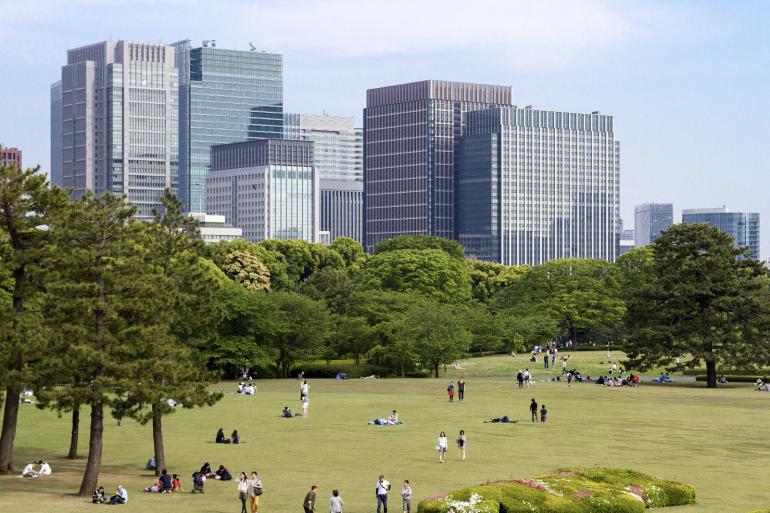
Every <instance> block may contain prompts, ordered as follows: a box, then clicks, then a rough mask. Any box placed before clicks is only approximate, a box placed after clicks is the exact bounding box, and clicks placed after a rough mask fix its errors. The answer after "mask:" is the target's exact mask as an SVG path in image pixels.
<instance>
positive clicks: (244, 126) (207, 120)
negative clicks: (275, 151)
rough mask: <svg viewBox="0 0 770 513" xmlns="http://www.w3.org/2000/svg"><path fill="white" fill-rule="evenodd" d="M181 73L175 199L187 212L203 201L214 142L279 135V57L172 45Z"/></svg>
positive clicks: (201, 205) (213, 46)
mask: <svg viewBox="0 0 770 513" xmlns="http://www.w3.org/2000/svg"><path fill="white" fill-rule="evenodd" d="M172 46H173V47H174V49H175V51H176V63H177V68H178V73H179V197H180V200H181V202H182V206H183V208H184V209H185V210H186V211H188V212H202V211H204V209H205V205H206V176H207V175H208V173H209V165H210V151H211V147H212V146H213V145H215V144H226V143H232V142H239V141H247V140H252V139H280V138H281V137H282V136H283V57H282V56H281V55H278V54H273V53H265V52H258V51H247V50H243V51H242V50H228V49H224V48H218V47H217V46H216V42H214V41H204V42H203V45H202V46H197V47H194V46H193V45H192V44H191V42H190V41H189V40H185V41H180V42H178V43H174V44H173V45H172Z"/></svg>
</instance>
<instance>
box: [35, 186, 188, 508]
mask: <svg viewBox="0 0 770 513" xmlns="http://www.w3.org/2000/svg"><path fill="white" fill-rule="evenodd" d="M134 212H135V208H134V207H133V206H131V205H129V204H128V203H127V202H126V201H125V198H121V197H117V196H114V195H111V194H105V195H103V196H100V197H95V196H94V195H93V194H91V193H88V194H86V195H85V196H84V197H82V198H81V199H79V200H78V201H76V202H74V203H73V204H72V206H71V208H68V209H66V210H64V211H63V213H62V215H61V216H58V217H56V218H54V219H52V222H51V223H50V224H49V226H50V230H51V234H52V241H53V243H54V251H55V256H56V261H55V265H54V266H53V267H54V268H55V269H56V270H57V273H56V276H55V277H53V278H52V279H51V280H50V282H49V284H48V292H47V294H46V301H45V314H46V320H47V322H48V323H49V324H50V326H51V328H52V329H51V330H50V331H51V337H50V347H49V352H50V353H51V354H55V355H56V356H57V358H58V359H59V361H60V364H61V365H62V367H63V368H66V369H69V370H70V372H71V380H70V382H73V381H74V380H75V379H77V378H79V379H81V380H82V399H83V403H84V404H88V405H89V406H90V410H91V414H90V420H91V423H90V427H89V440H88V460H87V463H86V468H85V471H84V474H83V480H82V482H81V485H80V491H79V493H80V495H81V496H87V495H89V494H90V493H91V492H92V491H93V490H94V489H95V488H96V485H97V482H98V478H99V470H100V466H101V458H102V445H103V433H104V410H105V408H109V407H110V406H114V405H116V404H117V401H118V398H119V397H122V396H123V394H124V392H125V391H126V390H130V389H131V388H132V387H134V386H135V382H136V380H137V378H138V375H137V369H136V367H137V365H136V363H135V362H136V361H138V360H140V359H141V357H142V352H143V351H144V350H145V349H146V347H148V346H150V345H152V344H156V345H161V344H168V343H169V341H170V337H169V335H168V325H169V323H170V319H169V316H168V313H167V312H168V309H167V308H165V305H166V304H168V302H169V301H171V300H172V299H173V296H171V295H170V293H169V292H168V287H165V283H164V281H163V276H162V275H161V274H160V273H159V272H156V271H155V270H154V269H152V268H151V267H150V266H148V265H147V261H146V258H147V255H146V253H147V250H146V249H145V247H144V246H143V245H142V238H141V236H140V235H141V233H140V232H141V229H142V226H141V223H138V222H135V221H132V216H133V214H134Z"/></svg>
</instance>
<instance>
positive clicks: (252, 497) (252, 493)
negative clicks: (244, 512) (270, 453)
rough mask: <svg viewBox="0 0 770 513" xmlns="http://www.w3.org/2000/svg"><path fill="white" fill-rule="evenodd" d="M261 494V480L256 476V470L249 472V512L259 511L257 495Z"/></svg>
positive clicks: (255, 512)
mask: <svg viewBox="0 0 770 513" xmlns="http://www.w3.org/2000/svg"><path fill="white" fill-rule="evenodd" d="M260 495H262V481H260V480H259V478H258V477H257V472H256V471H253V472H252V473H251V479H250V480H249V509H250V510H251V513H257V512H258V511H259V496H260Z"/></svg>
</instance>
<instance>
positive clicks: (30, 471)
mask: <svg viewBox="0 0 770 513" xmlns="http://www.w3.org/2000/svg"><path fill="white" fill-rule="evenodd" d="M35 465H40V468H38V469H35ZM52 472H53V471H52V470H51V465H49V464H48V462H46V461H43V460H40V461H33V462H32V463H28V464H27V465H26V466H25V467H24V470H22V471H21V475H20V476H19V477H31V478H36V477H41V476H50V475H51V474H52Z"/></svg>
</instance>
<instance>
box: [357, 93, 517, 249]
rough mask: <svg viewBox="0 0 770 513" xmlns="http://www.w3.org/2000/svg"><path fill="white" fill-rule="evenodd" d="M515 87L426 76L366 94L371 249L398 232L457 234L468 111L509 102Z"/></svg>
mask: <svg viewBox="0 0 770 513" xmlns="http://www.w3.org/2000/svg"><path fill="white" fill-rule="evenodd" d="M511 99H512V93H511V88H510V87H509V86H497V85H483V84H467V83H461V82H447V81H441V80H425V81H422V82H414V83H410V84H400V85H394V86H388V87H381V88H378V89H370V90H368V91H367V92H366V109H364V232H365V233H364V238H365V244H364V246H365V248H366V250H367V251H370V252H371V251H372V250H373V249H374V245H375V244H376V243H377V242H379V241H381V240H383V239H388V238H391V237H396V236H398V235H417V234H428V235H438V236H442V237H447V238H453V236H454V207H455V205H454V188H455V186H454V167H455V144H456V142H457V139H458V138H459V137H460V136H461V135H462V133H463V124H464V118H465V114H466V113H467V112H468V111H473V110H479V109H484V108H488V107H492V106H495V105H510V104H511Z"/></svg>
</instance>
